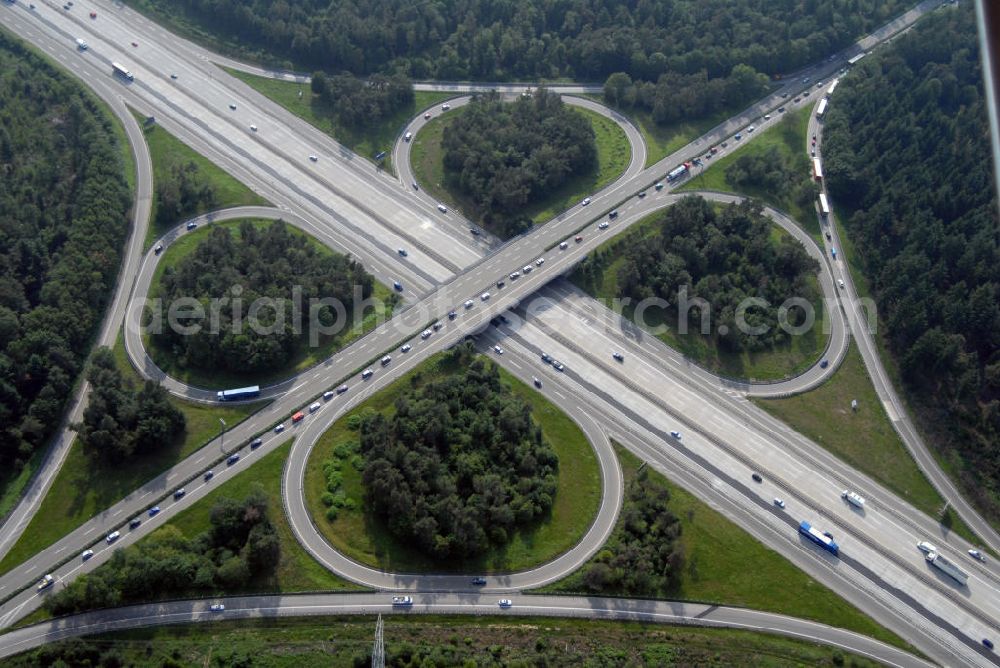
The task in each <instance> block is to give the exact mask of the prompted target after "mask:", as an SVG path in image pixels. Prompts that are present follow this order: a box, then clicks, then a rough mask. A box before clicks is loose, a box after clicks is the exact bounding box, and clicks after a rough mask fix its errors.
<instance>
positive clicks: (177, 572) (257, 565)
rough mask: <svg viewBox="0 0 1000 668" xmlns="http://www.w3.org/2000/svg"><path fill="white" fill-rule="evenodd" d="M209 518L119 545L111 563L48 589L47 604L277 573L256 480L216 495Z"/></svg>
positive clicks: (274, 537) (106, 602) (74, 606)
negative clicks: (193, 529) (190, 533)
mask: <svg viewBox="0 0 1000 668" xmlns="http://www.w3.org/2000/svg"><path fill="white" fill-rule="evenodd" d="M210 522H211V526H210V528H209V529H208V530H207V531H205V532H204V533H202V534H201V535H199V536H197V537H195V538H193V539H192V538H187V537H186V536H185V535H184V534H183V533H181V531H180V530H179V529H177V528H176V527H175V526H172V525H167V526H165V527H163V528H162V529H159V530H157V531H156V532H154V533H152V534H151V535H150V536H149V537H147V538H146V539H144V540H142V541H140V542H138V543H136V544H135V545H133V546H131V547H128V548H125V549H118V550H115V552H114V554H113V555H111V560H110V561H108V563H106V564H103V565H101V566H100V567H99V568H97V569H96V570H94V571H93V572H91V573H89V574H86V575H81V576H80V577H79V578H77V579H76V580H73V581H72V582H71V583H69V584H68V585H67V586H66V587H65V588H64V589H62V590H60V591H58V592H55V593H53V594H51V595H50V596H48V597H47V598H46V601H45V605H46V607H47V608H48V610H49V611H50V612H51V613H52V614H55V615H61V614H70V613H73V612H80V611H83V610H93V609H95V608H106V607H114V606H118V605H124V604H128V603H134V602H139V601H149V600H156V599H159V598H165V597H168V596H176V595H181V594H192V595H195V594H200V595H204V594H207V593H211V592H215V591H219V590H226V591H233V590H238V589H240V588H243V587H245V586H246V585H248V584H249V583H250V582H251V581H252V580H254V579H255V578H261V577H267V576H268V575H270V574H271V573H273V571H274V569H275V567H276V566H277V565H278V561H279V559H280V558H281V545H280V543H279V540H278V534H277V532H276V531H275V528H274V525H273V524H272V523H271V520H270V519H269V518H268V504H267V497H266V496H265V494H264V492H263V490H262V489H261V488H260V487H259V486H257V485H255V487H254V489H253V490H252V491H251V492H250V494H248V495H247V497H246V498H244V499H243V500H240V501H237V500H234V499H229V498H221V499H219V500H218V501H217V502H216V503H215V505H214V506H213V507H212V511H211V516H210Z"/></svg>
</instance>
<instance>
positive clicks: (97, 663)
mask: <svg viewBox="0 0 1000 668" xmlns="http://www.w3.org/2000/svg"><path fill="white" fill-rule="evenodd" d="M5 661H6V662H7V663H8V664H9V665H10V666H17V667H18V668H20V667H21V666H24V667H25V668H27V667H28V666H45V667H46V668H49V667H52V668H69V666H87V667H88V668H125V666H128V665H131V664H130V663H129V662H128V661H127V660H126V659H125V657H124V656H123V654H122V652H121V650H119V649H118V648H117V647H108V646H107V644H106V643H95V642H94V641H92V640H90V639H83V638H70V639H68V640H60V641H58V642H53V643H48V644H45V645H42V646H41V647H39V648H38V649H36V650H35V651H33V652H29V653H25V654H17V655H15V656H12V657H9V658H7V659H5Z"/></svg>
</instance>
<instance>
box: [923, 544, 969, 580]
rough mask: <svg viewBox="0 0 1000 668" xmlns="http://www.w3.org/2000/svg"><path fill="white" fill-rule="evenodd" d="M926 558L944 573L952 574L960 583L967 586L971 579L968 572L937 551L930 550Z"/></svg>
mask: <svg viewBox="0 0 1000 668" xmlns="http://www.w3.org/2000/svg"><path fill="white" fill-rule="evenodd" d="M924 559H926V560H927V561H928V563H930V565H931V566H933V567H934V568H936V569H938V570H939V571H941V572H942V573H945V574H946V575H950V576H951V577H952V578H954V579H955V581H956V582H958V584H960V585H962V586H965V584H966V583H968V581H969V575H968V573H966V572H965V571H963V570H962V569H961V568H959V567H958V566H956V565H955V564H953V563H951V562H950V561H948V560H947V559H945V558H944V557H942V556H941V555H940V554H938V553H937V552H928V553H927V556H926V557H924Z"/></svg>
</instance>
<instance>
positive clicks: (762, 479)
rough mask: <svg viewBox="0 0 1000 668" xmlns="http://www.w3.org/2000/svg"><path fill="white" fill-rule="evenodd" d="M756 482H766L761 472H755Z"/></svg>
mask: <svg viewBox="0 0 1000 668" xmlns="http://www.w3.org/2000/svg"><path fill="white" fill-rule="evenodd" d="M750 477H751V478H753V481H754V482H764V478H762V477H761V475H760V474H759V473H754V474H753V475H752V476H750Z"/></svg>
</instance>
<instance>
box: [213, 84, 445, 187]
mask: <svg viewBox="0 0 1000 668" xmlns="http://www.w3.org/2000/svg"><path fill="white" fill-rule="evenodd" d="M224 69H225V70H226V71H227V72H228V73H229V74H231V75H233V76H234V77H236V78H237V79H239V80H240V81H242V82H244V83H245V84H247V85H248V86H250V87H251V88H253V89H254V90H255V91H257V92H258V93H260V94H261V95H264V96H265V97H268V98H270V99H271V100H274V101H275V102H277V103H278V104H280V105H281V106H282V107H284V108H285V109H287V110H288V111H290V112H292V113H293V114H295V115H296V116H298V117H299V118H301V119H303V120H305V121H306V122H308V123H309V125H312V126H314V127H316V128H319V129H320V130H322V131H323V132H325V133H326V134H328V135H330V136H331V137H333V138H334V139H336V140H337V141H338V142H339V143H341V144H343V145H344V146H346V147H347V148H349V149H351V150H352V151H354V152H355V153H357V154H358V155H360V156H363V157H365V158H368V159H370V160H374V159H375V155H376V154H378V153H379V152H381V151H391V150H392V145H393V144H394V143H395V141H396V138H397V137H398V136H399V135H400V133H401V132H402V131H403V128H404V127H405V126H406V124H407V123H409V122H410V120H411V119H412V118H413V117H414V116H416V115H417V114H418V113H420V112H421V111H422V110H424V109H427V108H429V107H433V106H434V105H436V104H438V103H440V102H443V101H444V100H447V99H450V98H453V97H455V94H454V93H438V92H431V91H414V93H413V104H410V105H407V106H405V107H403V108H401V109H398V110H397V111H396V112H395V113H393V114H392V115H391V116H388V117H386V118H382V119H379V120H376V121H375V122H373V123H371V124H366V125H364V126H362V127H358V128H352V127H348V126H345V125H343V124H342V123H340V121H339V120H338V119H337V117H336V115H334V114H332V113H330V111H329V110H328V109H326V108H325V106H324V105H322V104H321V103H320V102H319V100H318V98H316V97H315V96H314V95H313V92H312V88H311V87H310V86H309V84H300V83H295V82H294V81H281V80H280V79H270V78H268V77H259V76H257V75H255V74H247V73H245V72H239V71H237V70H232V69H229V68H224ZM382 166H383V168H384V169H387V170H389V171H390V172H393V168H392V156H391V155H387V156H386V158H385V161H384V162H383V165H382ZM393 173H394V172H393Z"/></svg>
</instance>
